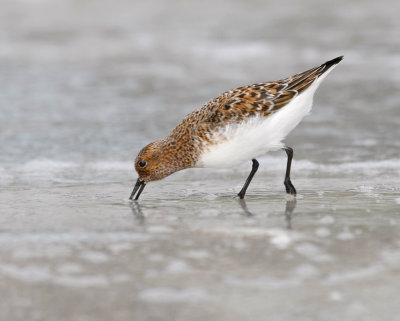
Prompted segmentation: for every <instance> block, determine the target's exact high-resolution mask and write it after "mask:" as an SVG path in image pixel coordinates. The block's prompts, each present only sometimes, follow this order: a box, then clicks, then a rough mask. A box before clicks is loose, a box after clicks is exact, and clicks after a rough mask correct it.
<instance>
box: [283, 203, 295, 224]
mask: <svg viewBox="0 0 400 321" xmlns="http://www.w3.org/2000/svg"><path fill="white" fill-rule="evenodd" d="M295 208H296V199H295V198H293V199H290V200H288V199H287V200H286V206H285V220H286V228H287V229H288V230H291V229H292V214H293V212H294V209H295Z"/></svg>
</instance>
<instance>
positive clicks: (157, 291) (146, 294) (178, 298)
mask: <svg viewBox="0 0 400 321" xmlns="http://www.w3.org/2000/svg"><path fill="white" fill-rule="evenodd" d="M139 298H140V299H141V300H143V301H148V302H156V303H177V302H178V303H201V302H204V301H209V300H210V298H211V297H210V295H209V294H208V293H207V292H206V291H205V290H204V289H202V288H196V287H191V288H186V289H174V288H150V289H147V290H144V291H142V292H140V293H139Z"/></svg>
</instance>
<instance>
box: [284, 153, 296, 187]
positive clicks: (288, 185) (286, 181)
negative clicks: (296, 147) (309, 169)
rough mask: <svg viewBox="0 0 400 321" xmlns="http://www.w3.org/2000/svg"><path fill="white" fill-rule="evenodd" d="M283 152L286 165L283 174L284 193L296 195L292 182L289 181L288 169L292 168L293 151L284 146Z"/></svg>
mask: <svg viewBox="0 0 400 321" xmlns="http://www.w3.org/2000/svg"><path fill="white" fill-rule="evenodd" d="M283 150H284V151H285V152H286V154H287V165H286V174H285V181H284V184H285V188H286V193H288V194H291V195H296V189H295V188H294V186H293V184H292V182H291V181H290V167H291V166H292V158H293V149H292V148H290V147H287V146H285V147H284V148H283Z"/></svg>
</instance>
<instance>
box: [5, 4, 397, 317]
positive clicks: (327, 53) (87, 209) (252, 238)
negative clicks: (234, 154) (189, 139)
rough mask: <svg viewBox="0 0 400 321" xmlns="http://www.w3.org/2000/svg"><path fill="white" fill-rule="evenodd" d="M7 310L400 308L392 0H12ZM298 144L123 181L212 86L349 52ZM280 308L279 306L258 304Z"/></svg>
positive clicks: (270, 75)
mask: <svg viewBox="0 0 400 321" xmlns="http://www.w3.org/2000/svg"><path fill="white" fill-rule="evenodd" d="M1 4H2V6H1V7H2V10H1V11H0V27H1V28H0V84H1V86H0V88H1V89H0V106H1V107H0V108H1V113H0V146H1V147H0V151H1V152H0V190H1V192H0V213H1V215H0V223H1V225H0V258H1V260H0V261H1V262H0V293H1V294H2V300H0V311H2V313H1V315H0V319H1V320H7V321H9V320H13V321H14V320H96V321H101V320H204V319H206V318H208V319H210V320H266V318H268V320H335V321H336V320H350V321H351V320H363V321H365V320H367V321H369V320H379V321H380V320H396V321H399V320H400V308H399V307H400V296H399V294H398V289H399V288H400V281H399V278H398V274H399V270H400V232H399V225H400V186H399V181H400V180H399V179H400V162H399V148H400V141H399V139H398V138H397V137H400V132H399V129H398V128H399V125H400V110H399V102H400V92H399V90H398V88H399V82H400V63H399V62H400V55H399V52H400V43H399V42H398V41H397V39H398V38H399V34H400V22H399V19H398V11H399V10H400V6H399V4H397V3H396V2H392V1H390V2H389V1H384V2H375V1H370V0H364V1H354V2H348V1H344V0H340V1H336V2H335V4H334V5H332V4H331V5H330V7H329V8H327V5H326V4H323V3H322V2H319V1H316V0H314V1H311V0H310V1H301V2H300V1H298V2H296V3H293V2H292V1H279V2H274V3H265V2H261V1H257V0H254V1H246V2H239V1H231V2H229V3H227V2H224V1H208V0H207V1H202V2H189V1H187V2H183V1H178V0H176V1H168V2H166V1H161V0H160V1H152V2H151V3H145V2H131V1H123V0H120V1H113V2H109V1H96V2H91V1H87V2H82V1H63V0H59V1H47V0H35V1H28V0H19V1H1ZM342 54H343V55H344V56H345V60H344V61H343V62H342V63H341V64H340V65H339V66H338V67H337V68H336V69H335V70H334V71H333V72H332V73H331V74H330V75H329V76H328V78H327V79H326V80H325V81H324V83H323V84H322V85H321V87H320V88H319V90H318V92H317V94H316V97H315V101H314V108H313V113H312V114H311V115H310V116H308V117H307V118H305V119H304V121H303V122H302V123H301V124H300V126H299V127H298V128H296V130H295V131H294V132H293V133H292V134H291V135H290V136H289V137H288V139H287V141H286V142H287V144H288V145H289V146H292V147H293V148H294V150H295V158H294V162H293V167H292V181H293V183H294V185H295V186H296V188H297V190H298V192H299V195H298V197H297V199H296V200H295V201H294V200H287V199H286V197H285V194H284V186H283V184H282V181H283V175H284V170H285V165H286V164H285V162H286V156H285V155H284V153H283V152H276V153H271V154H268V155H266V156H265V157H263V158H260V159H259V161H260V170H259V172H258V173H257V175H256V176H255V178H254V181H253V182H252V184H251V185H250V188H249V190H248V195H247V198H246V201H245V202H240V201H239V200H238V199H236V198H234V197H233V196H234V195H235V194H236V193H237V192H238V191H239V190H240V188H241V185H242V184H243V182H244V180H245V178H246V176H247V175H248V172H249V170H250V167H251V163H250V162H249V163H248V164H243V165H242V166H240V167H238V168H233V169H226V170H210V169H193V170H187V171H183V172H179V173H177V174H175V175H173V176H171V177H169V178H167V179H166V180H164V181H162V182H158V183H154V184H149V185H148V186H147V187H146V189H145V191H144V192H143V194H142V196H141V200H140V202H139V203H131V202H129V201H128V197H129V195H130V192H131V190H132V187H133V184H134V182H135V180H136V175H135V173H134V172H133V160H134V157H135V156H136V153H137V152H138V151H139V150H140V148H141V147H143V146H144V145H145V144H147V143H148V142H150V141H152V140H155V139H157V138H160V137H163V136H165V135H166V134H167V133H168V132H169V131H170V130H171V128H173V127H174V126H175V125H176V124H177V122H179V120H180V119H181V118H183V117H184V116H185V115H186V114H187V113H188V112H190V111H191V110H192V109H194V108H196V107H200V106H201V105H202V104H203V103H204V102H206V101H207V100H208V99H210V98H212V97H214V96H216V95H217V94H218V93H220V92H222V91H224V90H226V89H230V88H233V87H237V86H240V85H244V84H250V83H255V82H260V81H267V80H274V79H279V78H283V77H286V76H289V75H291V74H294V73H296V72H300V71H303V70H305V69H307V68H309V67H313V66H315V65H318V64H319V63H322V62H324V61H325V60H328V59H331V58H333V57H336V56H338V55H342ZM266 316H268V317H266Z"/></svg>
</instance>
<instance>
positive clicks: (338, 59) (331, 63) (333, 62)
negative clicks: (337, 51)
mask: <svg viewBox="0 0 400 321" xmlns="http://www.w3.org/2000/svg"><path fill="white" fill-rule="evenodd" d="M342 60H343V56H339V57H336V58H334V59H332V60H329V61H327V62H325V63H323V64H322V65H321V66H324V67H325V68H326V69H329V68H331V67H332V66H334V65H337V64H338V63H339V62H341V61H342Z"/></svg>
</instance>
